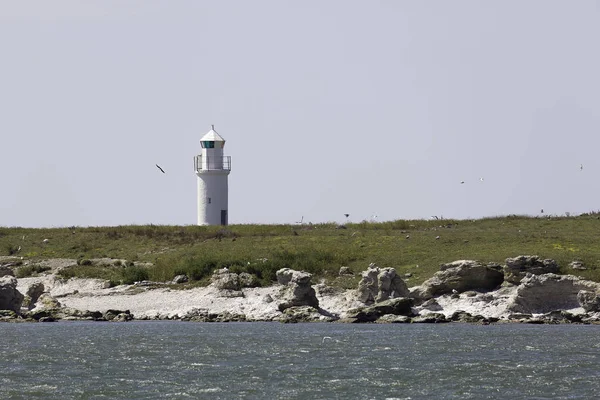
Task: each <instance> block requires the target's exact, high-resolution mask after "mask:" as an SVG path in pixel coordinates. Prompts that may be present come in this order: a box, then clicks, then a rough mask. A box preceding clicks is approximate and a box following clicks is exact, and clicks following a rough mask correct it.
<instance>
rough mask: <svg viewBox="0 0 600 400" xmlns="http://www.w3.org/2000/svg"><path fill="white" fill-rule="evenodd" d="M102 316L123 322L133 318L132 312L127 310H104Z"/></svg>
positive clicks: (108, 319)
mask: <svg viewBox="0 0 600 400" xmlns="http://www.w3.org/2000/svg"><path fill="white" fill-rule="evenodd" d="M102 317H103V318H104V319H105V320H107V321H114V322H125V321H131V320H132V319H133V314H131V312H130V311H129V310H125V311H121V310H106V312H105V313H104V314H102Z"/></svg>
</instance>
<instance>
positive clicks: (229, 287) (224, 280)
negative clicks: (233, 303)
mask: <svg viewBox="0 0 600 400" xmlns="http://www.w3.org/2000/svg"><path fill="white" fill-rule="evenodd" d="M257 285H258V280H257V279H256V277H255V276H254V275H252V274H249V273H247V272H242V273H240V274H236V273H234V272H229V270H228V269H227V268H223V269H218V270H216V271H215V272H214V273H213V275H212V277H211V286H213V287H215V288H217V289H218V290H219V291H220V293H219V296H221V297H244V293H243V292H242V288H245V287H254V286H257Z"/></svg>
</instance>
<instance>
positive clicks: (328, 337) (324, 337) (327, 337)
mask: <svg viewBox="0 0 600 400" xmlns="http://www.w3.org/2000/svg"><path fill="white" fill-rule="evenodd" d="M325 339H329V340H333V338H332V337H331V336H323V341H322V342H321V343H325Z"/></svg>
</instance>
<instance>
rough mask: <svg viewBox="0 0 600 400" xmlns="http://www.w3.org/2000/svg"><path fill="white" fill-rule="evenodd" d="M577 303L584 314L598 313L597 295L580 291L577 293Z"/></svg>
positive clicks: (598, 301) (598, 299) (598, 300)
mask: <svg viewBox="0 0 600 400" xmlns="http://www.w3.org/2000/svg"><path fill="white" fill-rule="evenodd" d="M577 302H578V303H579V305H580V306H581V307H583V309H584V310H585V312H598V311H600V296H598V293H596V292H594V291H590V290H580V291H579V292H578V293H577Z"/></svg>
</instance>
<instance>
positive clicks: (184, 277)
mask: <svg viewBox="0 0 600 400" xmlns="http://www.w3.org/2000/svg"><path fill="white" fill-rule="evenodd" d="M188 280H189V279H188V277H187V275H177V276H176V277H175V278H173V281H172V282H171V283H174V284H179V283H185V282H187V281H188Z"/></svg>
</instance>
